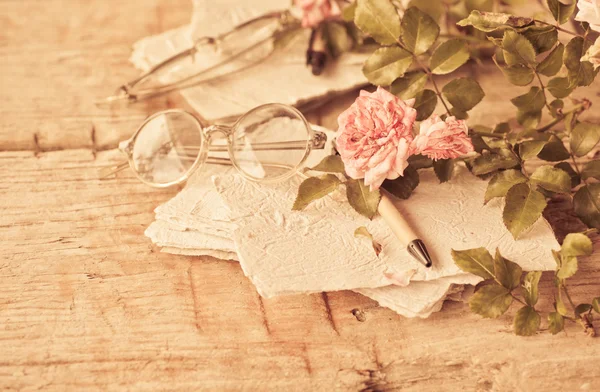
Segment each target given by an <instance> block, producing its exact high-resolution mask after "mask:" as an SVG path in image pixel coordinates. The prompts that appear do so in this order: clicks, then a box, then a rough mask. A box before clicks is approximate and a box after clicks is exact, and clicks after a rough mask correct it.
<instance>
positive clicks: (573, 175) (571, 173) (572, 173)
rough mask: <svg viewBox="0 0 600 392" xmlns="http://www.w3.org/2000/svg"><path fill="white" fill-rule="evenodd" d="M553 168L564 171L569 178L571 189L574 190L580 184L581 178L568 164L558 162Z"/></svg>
mask: <svg viewBox="0 0 600 392" xmlns="http://www.w3.org/2000/svg"><path fill="white" fill-rule="evenodd" d="M554 167H555V168H557V169H560V170H563V171H565V172H566V173H567V174H568V175H569V177H571V188H575V187H576V186H577V185H579V184H580V183H581V177H579V174H577V172H576V171H575V170H573V168H572V167H571V165H570V164H569V163H568V162H560V163H557V164H556V165H554Z"/></svg>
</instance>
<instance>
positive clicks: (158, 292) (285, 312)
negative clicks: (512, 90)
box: [0, 0, 600, 392]
mask: <svg viewBox="0 0 600 392" xmlns="http://www.w3.org/2000/svg"><path fill="white" fill-rule="evenodd" d="M190 9H191V5H190V4H189V1H188V0H177V1H164V0H163V1H158V0H156V1H152V0H144V1H142V0H139V1H135V2H122V1H116V0H94V1H79V2H78V1H67V0H65V1H59V0H47V1H43V2H42V1H35V0H20V1H17V0H4V1H1V2H0V24H1V25H2V26H3V28H2V29H1V31H0V56H1V57H2V59H3V61H2V62H0V86H1V88H0V238H1V244H2V247H1V248H0V389H2V390H7V391H17V390H24V391H28V390H36V389H37V390H50V391H65V390H90V391H93V390H98V391H106V390H218V391H223V390H240V389H244V390H256V391H265V390H283V389H285V390H289V391H308V390H315V391H331V390H343V391H346V390H348V391H392V390H403V391H404V390H406V391H436V392H437V391H457V390H460V391H531V390H543V391H559V390H560V391H573V390H590V391H592V390H598V389H600V376H599V375H598V373H597V369H598V363H599V362H598V361H599V359H598V358H600V345H599V344H598V343H597V340H594V339H590V338H588V337H586V336H585V335H584V334H583V333H582V332H581V329H580V327H579V326H576V325H570V324H569V325H567V333H566V334H559V335H557V336H551V335H550V334H549V333H547V332H541V333H539V334H538V335H537V336H534V337H531V338H521V337H516V336H514V335H512V333H511V332H510V330H511V319H510V317H509V316H503V317H501V318H500V319H499V320H484V319H481V318H480V317H478V316H476V315H473V314H471V313H470V312H469V310H468V307H467V306H466V305H465V304H464V303H447V304H446V305H445V306H444V309H443V310H442V312H440V313H437V314H434V315H433V316H432V317H431V318H430V319H427V320H412V319H405V318H402V317H400V316H398V315H396V314H395V313H393V312H392V311H390V310H388V309H385V308H381V307H378V306H377V305H376V303H374V302H373V301H371V300H369V299H367V298H365V297H362V296H360V295H358V294H355V293H351V292H334V293H327V294H315V295H307V296H290V297H281V298H275V299H270V300H266V299H261V298H260V297H259V296H258V295H257V294H256V291H255V290H254V288H253V286H252V285H251V283H250V282H249V281H248V280H247V279H246V278H245V277H244V275H243V273H242V271H241V269H240V267H239V265H238V264H237V263H232V262H225V261H220V260H216V259H212V258H199V257H184V256H174V255H168V254H162V253H159V252H158V250H157V249H155V248H153V247H152V246H151V244H150V242H149V240H148V239H146V238H145V237H144V235H143V232H144V229H145V228H146V227H147V226H148V224H150V223H151V222H152V220H153V217H154V214H153V209H154V208H155V207H156V206H157V205H158V204H160V203H162V202H164V201H166V200H168V199H169V198H170V197H172V196H173V195H175V193H176V192H177V189H170V190H162V191H161V190H154V189H150V188H148V187H146V186H144V185H143V184H141V183H139V182H138V181H137V180H136V179H135V178H134V177H133V176H132V174H131V173H130V172H123V173H121V174H120V175H119V177H118V178H117V179H115V180H107V181H99V180H98V179H97V173H96V170H97V168H99V167H102V166H105V165H110V164H115V163H116V162H118V161H119V154H118V152H117V151H116V150H113V148H114V147H115V145H116V143H117V141H119V140H121V139H123V138H124V137H127V136H129V135H130V133H131V131H132V127H134V126H135V125H137V123H138V122H139V121H140V120H141V119H142V118H143V117H145V116H146V115H147V114H149V113H150V112H152V111H154V110H157V109H160V108H164V107H166V106H179V105H180V104H181V102H180V101H179V100H178V98H177V97H172V96H169V97H166V98H161V99H158V100H155V101H153V102H151V103H146V104H142V105H141V106H137V107H130V108H122V109H119V110H105V109H98V108H96V107H95V106H94V105H93V103H92V100H93V99H94V98H96V97H98V96H103V95H105V94H107V93H110V92H111V90H112V88H113V87H115V86H117V85H118V84H119V83H122V82H123V81H124V80H126V79H128V78H130V77H132V76H134V75H136V71H135V70H134V69H133V68H132V67H131V66H130V65H129V64H128V62H127V58H128V56H129V52H130V45H131V44H132V43H133V42H134V41H135V40H137V39H139V38H141V37H143V36H145V35H148V34H152V33H157V32H159V31H162V30H165V29H168V28H171V27H175V26H178V25H181V24H184V23H187V21H188V19H189V11H190ZM481 78H482V80H484V82H482V83H489V84H491V85H493V84H494V83H496V85H498V86H500V87H498V91H499V92H498V94H499V95H498V96H497V98H494V95H492V94H490V95H488V97H487V98H486V103H485V105H482V107H481V108H480V109H478V110H480V112H478V113H482V114H481V115H480V116H481V117H480V118H481V119H482V121H483V120H484V119H485V118H484V117H483V114H485V113H489V114H490V116H492V113H493V116H495V117H493V118H492V117H490V121H491V119H493V120H495V119H496V118H498V119H499V118H501V116H504V115H505V114H506V113H507V111H508V110H511V109H510V108H509V107H508V106H507V104H506V102H505V101H502V103H501V104H500V103H498V102H497V101H495V99H500V98H502V97H501V94H500V91H501V90H500V89H501V88H505V87H504V86H503V85H504V84H505V82H504V80H503V79H502V77H501V76H498V74H497V73H496V72H494V73H491V71H490V74H486V75H481ZM486 91H488V90H486ZM502 91H505V90H502ZM592 91H594V90H592ZM595 91H597V90H595ZM595 91H594V93H595ZM352 99H353V97H352V96H351V95H349V96H347V97H342V98H340V99H338V100H336V101H334V102H332V103H331V104H329V105H328V107H326V108H323V109H321V110H320V111H317V112H314V113H312V114H311V115H310V116H311V119H312V120H313V121H315V122H321V123H324V124H325V125H328V126H332V124H333V123H334V119H335V117H336V116H337V114H338V113H339V111H340V110H341V109H343V108H344V107H345V106H346V105H347V104H348V103H349V102H350V101H351V100H352ZM511 113H512V112H511ZM595 248H596V250H597V251H600V245H599V244H598V242H597V241H596V242H595ZM599 254H600V253H599ZM599 265H600V256H598V254H596V255H594V256H592V257H590V258H588V259H584V260H582V262H581V263H580V269H581V271H580V272H579V273H578V274H577V276H576V277H575V278H574V279H572V280H573V284H572V286H573V287H572V290H571V291H572V295H573V297H574V300H575V301H576V302H578V301H584V300H589V299H591V298H592V297H594V296H599V295H600V283H599V282H600V267H599ZM551 288H552V278H551V276H550V274H545V275H544V277H543V279H542V282H541V287H540V291H541V299H540V307H541V308H542V309H543V310H544V311H548V310H549V309H550V308H551V306H552V301H553V299H552V297H551V294H550V293H551V291H552V290H551ZM354 309H360V310H362V311H364V313H365V320H364V321H362V322H361V321H358V320H357V318H356V317H355V316H354V315H353V313H352V311H353V310H354ZM515 310H516V309H511V313H512V314H514V311H515Z"/></svg>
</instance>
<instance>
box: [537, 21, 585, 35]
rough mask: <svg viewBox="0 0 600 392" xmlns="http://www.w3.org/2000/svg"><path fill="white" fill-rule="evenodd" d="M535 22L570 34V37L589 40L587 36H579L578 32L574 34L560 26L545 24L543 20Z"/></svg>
mask: <svg viewBox="0 0 600 392" xmlns="http://www.w3.org/2000/svg"><path fill="white" fill-rule="evenodd" d="M533 21H534V22H536V23H539V24H543V25H546V26H552V27H554V28H555V29H556V30H558V31H562V32H563V33H566V34H569V35H574V36H576V37H581V38H583V39H585V40H587V39H588V37H587V34H586V35H585V36H582V35H579V34H577V33H576V32H574V31H571V30H567V29H563V28H562V27H560V26H557V25H554V24H552V23H548V22H544V21H543V20H539V19H534V20H533Z"/></svg>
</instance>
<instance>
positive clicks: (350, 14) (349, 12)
mask: <svg viewBox="0 0 600 392" xmlns="http://www.w3.org/2000/svg"><path fill="white" fill-rule="evenodd" d="M357 3H358V2H357V1H355V2H353V3H350V5H347V6H346V7H344V9H343V10H342V19H343V20H344V21H345V22H354V13H355V12H356V4H357Z"/></svg>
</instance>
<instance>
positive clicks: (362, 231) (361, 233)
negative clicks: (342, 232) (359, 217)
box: [354, 226, 383, 256]
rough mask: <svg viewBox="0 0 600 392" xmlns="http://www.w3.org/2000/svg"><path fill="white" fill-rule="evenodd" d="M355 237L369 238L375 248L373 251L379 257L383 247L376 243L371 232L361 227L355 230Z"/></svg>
mask: <svg viewBox="0 0 600 392" xmlns="http://www.w3.org/2000/svg"><path fill="white" fill-rule="evenodd" d="M354 237H356V238H358V237H367V238H368V239H369V240H371V246H372V247H373V250H374V251H375V256H379V254H380V253H381V250H382V249H383V247H382V246H381V244H380V243H379V242H377V241H375V239H374V238H373V235H372V234H371V233H370V232H369V230H368V229H367V228H366V227H365V226H361V227H359V228H358V229H356V230H354Z"/></svg>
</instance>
